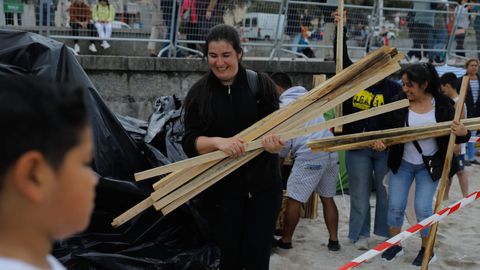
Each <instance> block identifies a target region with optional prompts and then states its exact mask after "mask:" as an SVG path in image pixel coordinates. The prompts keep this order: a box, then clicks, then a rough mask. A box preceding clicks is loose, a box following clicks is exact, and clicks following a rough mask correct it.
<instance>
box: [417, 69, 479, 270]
mask: <svg viewBox="0 0 480 270" xmlns="http://www.w3.org/2000/svg"><path fill="white" fill-rule="evenodd" d="M469 80H470V78H469V77H468V76H464V77H463V80H462V85H461V87H460V93H459V97H458V101H457V104H456V106H455V116H454V118H453V120H454V121H460V117H461V115H462V112H463V103H464V102H465V95H466V93H467V87H468V84H469ZM456 138H457V136H456V135H455V134H453V133H451V134H450V138H449V140H448V148H447V154H446V156H445V163H444V165H443V171H442V177H441V178H440V183H439V187H438V191H437V199H436V201H435V210H434V213H436V212H437V211H440V207H441V206H442V205H441V203H442V202H443V196H444V195H445V189H446V187H447V183H448V180H449V177H448V175H449V173H450V167H451V165H452V158H453V150H454V148H455V139H456ZM437 228H438V222H437V223H435V224H433V225H432V226H431V227H430V232H429V234H428V242H427V247H426V248H425V254H424V256H423V261H422V267H421V269H422V270H425V269H428V263H429V262H430V256H431V254H432V250H433V245H434V244H435V237H436V236H437Z"/></svg>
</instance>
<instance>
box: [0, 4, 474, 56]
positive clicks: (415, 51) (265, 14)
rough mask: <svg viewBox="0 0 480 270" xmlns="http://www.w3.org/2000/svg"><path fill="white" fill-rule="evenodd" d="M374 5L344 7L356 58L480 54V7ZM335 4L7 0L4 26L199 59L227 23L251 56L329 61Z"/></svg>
mask: <svg viewBox="0 0 480 270" xmlns="http://www.w3.org/2000/svg"><path fill="white" fill-rule="evenodd" d="M320 2H322V3H320ZM347 2H348V1H347ZM373 2H374V3H375V4H374V5H373V6H366V5H348V4H347V5H345V10H346V11H347V23H346V28H347V39H348V48H349V53H350V55H351V56H352V57H353V58H359V57H362V56H363V55H365V54H366V53H368V52H369V51H370V50H372V49H375V48H377V47H380V46H383V45H389V46H393V47H396V48H398V49H399V50H400V51H402V52H404V53H405V54H406V55H407V60H408V61H411V62H415V61H426V60H431V61H434V62H438V63H443V62H446V61H447V62H448V61H455V60H456V59H457V60H458V59H459V60H462V59H465V58H471V57H477V56H478V55H479V52H480V51H479V49H480V46H479V45H480V16H477V14H478V13H479V12H480V4H473V3H467V4H463V5H461V4H459V3H458V2H457V1H446V0H445V1H442V0H432V1H427V0H414V1H404V0H397V1H395V0H394V1H389V2H388V3H389V6H384V5H383V1H373ZM335 9H336V0H323V1H307V0H305V1H287V0H262V1H260V0H258V1H257V0H250V1H221V0H217V1H213V0H195V1H192V0H108V1H107V0H102V1H98V0H71V1H69V0H0V27H1V28H13V29H21V30H26V31H33V32H38V33H41V34H43V35H46V36H49V37H52V38H55V39H59V40H63V41H65V42H66V43H67V44H69V45H71V46H72V47H75V44H77V43H84V44H88V43H89V42H90V44H94V47H95V44H96V46H99V45H100V46H101V47H102V49H103V50H106V51H107V50H110V51H111V52H112V54H115V50H114V49H112V48H110V46H112V47H115V46H116V44H118V42H122V46H125V44H128V43H129V42H131V43H134V42H137V43H138V42H144V45H142V48H144V49H143V50H144V51H147V49H148V52H149V53H150V54H151V55H154V56H157V55H158V56H165V57H199V56H202V55H203V43H204V40H205V35H206V33H207V31H208V29H210V28H211V27H212V26H214V25H216V24H219V23H227V24H230V25H233V26H235V27H236V28H237V29H238V31H239V33H240V34H241V37H242V42H243V46H244V51H245V56H246V57H263V58H270V59H272V58H276V57H278V58H285V57H286V58H302V59H305V60H330V59H333V39H334V33H335V26H334V24H333V18H332V12H333V11H334V10H335ZM106 44H108V46H107V45H106ZM75 48H76V49H77V47H75ZM89 49H90V46H89ZM102 49H100V48H98V47H96V48H95V50H94V51H97V50H102ZM77 51H79V50H77ZM91 51H93V50H91ZM91 51H88V50H85V51H82V52H81V53H92V52H91Z"/></svg>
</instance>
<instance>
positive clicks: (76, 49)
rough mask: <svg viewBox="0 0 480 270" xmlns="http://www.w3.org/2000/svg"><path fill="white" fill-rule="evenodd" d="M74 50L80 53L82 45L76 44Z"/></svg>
mask: <svg viewBox="0 0 480 270" xmlns="http://www.w3.org/2000/svg"><path fill="white" fill-rule="evenodd" d="M73 49H74V50H75V52H76V53H80V45H78V44H77V43H75V45H74V46H73Z"/></svg>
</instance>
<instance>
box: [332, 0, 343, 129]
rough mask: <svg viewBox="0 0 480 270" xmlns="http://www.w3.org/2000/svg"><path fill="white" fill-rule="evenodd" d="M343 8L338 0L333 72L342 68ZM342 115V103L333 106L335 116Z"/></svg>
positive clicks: (341, 1) (341, 127)
mask: <svg viewBox="0 0 480 270" xmlns="http://www.w3.org/2000/svg"><path fill="white" fill-rule="evenodd" d="M343 10H344V1H343V0H338V16H339V21H338V22H337V52H336V53H337V55H336V59H335V61H336V65H335V71H336V72H335V73H336V74H338V73H340V72H341V71H342V70H343V15H344V14H343ZM342 115H343V107H342V104H339V105H337V106H336V107H335V118H338V117H341V116H342ZM334 130H335V133H342V132H343V126H340V125H339V126H336V127H335V129H334Z"/></svg>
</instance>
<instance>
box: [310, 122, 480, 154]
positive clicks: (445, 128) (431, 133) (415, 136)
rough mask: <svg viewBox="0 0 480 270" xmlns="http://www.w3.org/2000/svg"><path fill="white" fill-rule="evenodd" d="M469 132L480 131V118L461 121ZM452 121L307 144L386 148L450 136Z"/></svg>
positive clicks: (328, 149) (316, 147) (333, 148)
mask: <svg viewBox="0 0 480 270" xmlns="http://www.w3.org/2000/svg"><path fill="white" fill-rule="evenodd" d="M461 122H462V123H463V124H464V125H465V127H466V128H467V129H468V130H478V129H480V117H477V118H469V119H464V120H461ZM451 125H452V121H446V122H441V123H437V124H433V125H426V126H416V127H402V128H394V129H386V130H378V131H371V132H364V133H357V134H349V135H344V136H337V137H333V138H327V139H318V140H313V141H310V142H308V143H307V145H308V147H310V149H312V151H323V152H336V151H341V150H355V149H361V148H367V147H371V146H372V144H373V143H374V142H376V141H382V142H383V143H384V144H385V145H386V146H389V145H393V144H400V143H406V142H411V141H415V140H423V139H428V138H436V137H442V136H448V135H449V134H450V126H451Z"/></svg>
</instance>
